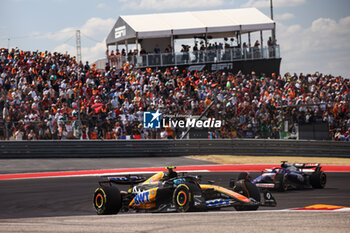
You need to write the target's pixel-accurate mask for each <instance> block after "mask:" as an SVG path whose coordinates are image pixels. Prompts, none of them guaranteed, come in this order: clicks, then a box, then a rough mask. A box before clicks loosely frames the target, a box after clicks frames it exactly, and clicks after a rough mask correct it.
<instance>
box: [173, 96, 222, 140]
mask: <svg viewBox="0 0 350 233" xmlns="http://www.w3.org/2000/svg"><path fill="white" fill-rule="evenodd" d="M215 103H216V101H215V100H214V101H212V102H211V103H210V104H209V106H208V107H207V108H206V109H205V110H204V112H203V113H202V114H201V115H200V116H199V118H198V119H197V120H200V119H202V117H203V116H204V115H205V114H206V113H207V112H208V111H209V109H210V108H211V106H213V104H215ZM191 129H192V128H191V127H190V128H188V129H187V130H186V132H185V134H184V135H182V137H181V138H180V139H184V138H185V137H186V136H187V134H188V133H189V132H190V130H191Z"/></svg>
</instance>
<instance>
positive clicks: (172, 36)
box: [170, 30, 175, 53]
mask: <svg viewBox="0 0 350 233" xmlns="http://www.w3.org/2000/svg"><path fill="white" fill-rule="evenodd" d="M170 44H171V51H170V52H171V53H175V41H174V31H173V30H171V36H170Z"/></svg>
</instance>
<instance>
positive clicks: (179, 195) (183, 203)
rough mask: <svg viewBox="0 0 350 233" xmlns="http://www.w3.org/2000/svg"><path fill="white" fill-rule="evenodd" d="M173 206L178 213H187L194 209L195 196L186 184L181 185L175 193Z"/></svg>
mask: <svg viewBox="0 0 350 233" xmlns="http://www.w3.org/2000/svg"><path fill="white" fill-rule="evenodd" d="M173 204H174V205H175V208H176V210H177V211H178V212H187V211H189V210H191V209H192V207H193V194H192V192H191V189H190V188H189V186H188V185H186V184H180V185H179V186H177V187H176V189H175V191H174V193H173Z"/></svg>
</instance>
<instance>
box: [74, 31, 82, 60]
mask: <svg viewBox="0 0 350 233" xmlns="http://www.w3.org/2000/svg"><path fill="white" fill-rule="evenodd" d="M75 37H76V38H75V39H76V46H77V62H78V63H79V62H80V61H81V40H80V30H77V31H76V33H75Z"/></svg>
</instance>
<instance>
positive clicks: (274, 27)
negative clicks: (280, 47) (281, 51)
mask: <svg viewBox="0 0 350 233" xmlns="http://www.w3.org/2000/svg"><path fill="white" fill-rule="evenodd" d="M270 14H271V19H272V20H273V4H272V0H270ZM271 34H272V41H273V43H276V23H274V24H273V29H272V31H271Z"/></svg>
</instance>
